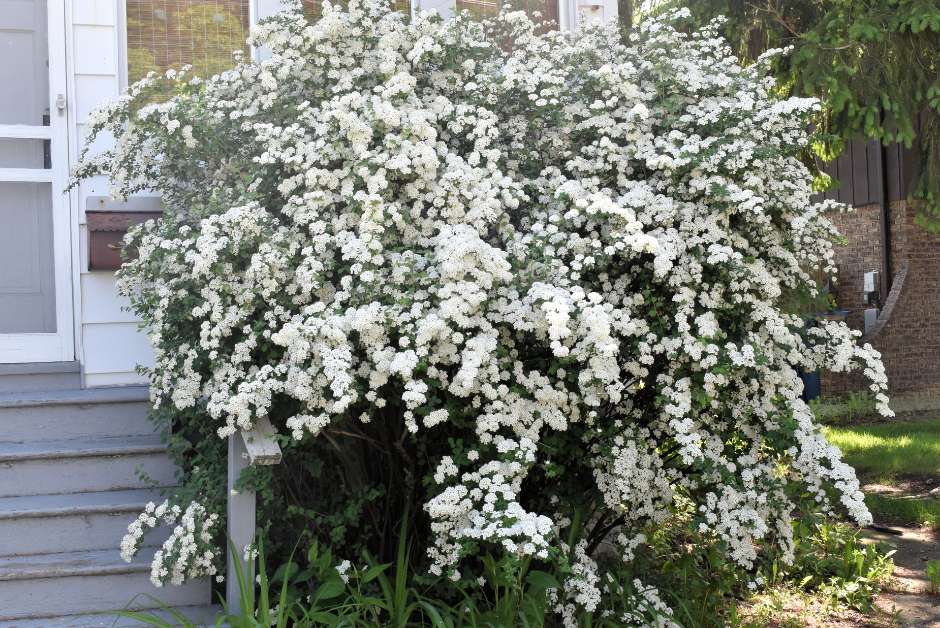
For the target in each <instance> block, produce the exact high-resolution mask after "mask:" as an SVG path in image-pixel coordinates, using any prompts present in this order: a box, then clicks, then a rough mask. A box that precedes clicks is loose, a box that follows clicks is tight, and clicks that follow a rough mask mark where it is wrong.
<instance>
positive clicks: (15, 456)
mask: <svg viewBox="0 0 940 628" xmlns="http://www.w3.org/2000/svg"><path fill="white" fill-rule="evenodd" d="M139 471H142V472H144V473H146V475H147V476H148V477H149V478H150V479H151V480H152V481H154V482H156V486H173V485H174V483H175V480H176V478H175V475H176V469H175V467H174V466H173V463H172V462H171V461H170V459H169V458H168V457H167V455H166V446H165V445H164V444H163V443H161V442H160V439H159V437H157V436H156V435H150V436H117V437H111V438H76V439H71V440H62V441H35V442H27V443H0V497H14V496H22V495H51V494H63V493H75V492H88V491H116V490H122V489H133V488H148V487H149V486H150V484H148V483H147V482H146V481H145V480H144V479H142V478H141V477H138V472H139Z"/></svg>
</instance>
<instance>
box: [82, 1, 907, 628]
mask: <svg viewBox="0 0 940 628" xmlns="http://www.w3.org/2000/svg"><path fill="white" fill-rule="evenodd" d="M254 38H255V40H254V42H255V43H257V44H259V45H264V46H266V47H267V48H268V49H270V50H271V51H272V56H271V57H270V58H269V59H266V60H264V61H262V62H259V63H255V62H250V63H248V62H246V63H241V64H239V65H238V67H237V68H235V69H234V70H232V71H229V72H225V73H223V74H221V75H219V76H216V77H213V78H212V79H209V80H207V81H205V82H202V83H200V82H196V81H191V82H190V83H189V84H188V87H187V86H184V88H181V92H182V94H181V95H180V96H178V97H176V98H174V99H173V100H171V101H170V102H169V103H167V104H164V105H155V106H150V107H146V108H144V109H142V110H140V111H138V112H136V113H134V112H133V111H132V109H130V108H129V104H128V103H127V102H125V101H121V102H120V103H118V104H117V105H114V106H112V108H111V109H109V110H108V111H107V112H106V115H104V116H103V117H96V118H95V123H94V125H93V132H106V131H108V132H112V133H114V134H115V136H116V137H118V141H117V144H116V147H115V148H114V149H113V150H111V151H108V152H106V153H104V154H102V155H98V156H87V157H86V160H85V162H84V163H83V165H82V166H80V168H79V171H78V173H77V176H79V177H83V176H90V175H93V174H98V173H105V174H108V173H110V174H111V175H112V176H113V180H114V182H115V186H116V189H115V193H116V194H117V195H127V194H130V193H132V192H135V191H137V190H139V189H145V188H146V189H151V190H158V191H160V192H161V193H162V194H163V198H164V202H165V203H166V205H167V207H168V208H169V209H168V212H167V215H166V216H165V217H164V218H163V220H162V221H159V222H156V223H154V222H151V223H148V224H145V225H144V226H143V227H142V228H141V229H140V230H139V231H138V232H137V233H136V234H134V235H132V236H131V241H132V242H133V244H134V245H135V246H136V247H137V248H138V250H139V258H138V259H137V260H136V261H133V262H130V263H128V264H127V265H126V266H125V267H124V269H123V270H122V272H121V288H122V290H123V292H124V293H125V294H127V295H128V296H129V297H130V298H131V299H132V302H133V304H134V307H135V308H136V310H137V311H138V313H140V314H141V315H142V317H143V318H144V320H145V321H146V322H147V323H148V325H149V329H150V340H151V342H152V344H153V346H154V349H155V353H156V366H155V368H154V370H153V372H152V379H151V384H152V391H153V394H154V402H155V403H156V404H164V405H173V406H175V407H176V408H180V409H184V408H189V407H193V406H197V405H198V406H200V407H205V410H206V414H207V417H206V420H207V421H212V422H213V424H214V426H215V427H216V428H217V430H218V434H219V435H220V436H223V437H224V436H226V435H228V434H231V433H233V432H234V431H236V430H245V429H249V428H251V427H252V425H253V424H254V421H255V420H256V419H257V418H258V417H260V416H263V415H270V416H271V417H272V418H273V419H274V420H275V422H276V423H277V424H278V425H279V426H280V427H282V428H283V429H286V431H288V432H290V433H292V434H293V436H294V438H296V439H303V438H315V437H317V436H318V435H320V434H322V433H323V432H324V431H328V430H330V429H331V428H332V427H333V426H335V425H336V423H337V422H340V421H347V420H358V421H362V422H363V423H364V424H372V425H374V424H375V423H382V424H383V425H387V426H389V429H393V430H398V429H401V430H402V434H403V436H402V439H404V438H406V437H407V438H412V439H423V438H427V439H431V438H433V437H434V435H435V434H438V433H445V434H450V433H455V434H460V435H461V437H462V439H463V440H464V441H466V442H468V443H470V446H471V447H472V451H471V452H470V453H466V452H463V451H461V452H457V451H450V450H447V449H446V448H445V449H442V450H439V451H429V454H430V455H431V456H436V461H435V463H434V464H437V463H438V462H439V464H438V465H437V469H436V472H434V473H432V475H433V478H432V480H433V482H432V483H431V487H432V488H431V492H430V496H429V497H428V499H427V502H426V504H425V506H426V511H427V513H428V515H429V516H430V519H431V527H432V531H433V537H434V543H433V545H432V547H430V548H428V551H429V553H430V557H431V559H432V560H433V567H432V569H433V570H434V571H436V572H438V573H445V572H447V573H449V574H450V575H451V577H457V576H458V573H459V572H458V567H459V564H460V562H461V560H462V558H463V557H464V556H465V555H466V554H468V553H470V552H476V551H479V548H480V547H481V546H489V547H491V548H497V550H498V551H501V552H506V553H509V554H511V555H514V556H518V557H537V558H538V559H541V560H547V561H564V560H567V558H565V556H566V553H565V552H563V551H561V550H560V547H561V541H560V540H559V537H558V532H557V531H558V527H559V525H560V524H559V522H563V521H571V520H572V518H573V517H572V515H573V510H574V509H575V508H576V507H577V506H579V505H585V504H587V505H590V506H591V508H592V509H594V511H595V512H596V513H598V514H597V521H598V522H601V521H603V522H605V525H599V526H594V527H595V529H596V530H601V531H602V532H603V534H608V535H610V538H612V539H619V542H620V544H621V546H622V547H621V553H622V556H623V557H624V558H625V560H630V559H631V557H632V556H633V555H634V552H636V551H638V550H639V549H640V548H641V546H642V544H643V543H644V542H645V538H646V537H645V536H644V535H643V533H644V530H646V529H647V528H649V527H650V526H654V525H656V524H657V523H659V522H661V521H663V520H665V519H666V518H668V517H670V516H671V515H672V514H673V512H674V510H675V503H676V500H677V498H678V497H681V499H682V500H683V503H692V504H693V505H694V507H695V508H694V511H695V513H696V514H695V516H696V518H697V519H696V524H697V525H698V526H699V530H700V531H701V532H702V533H703V534H707V535H713V536H714V537H715V538H717V539H718V540H720V541H722V542H723V543H724V544H725V546H726V548H727V553H728V555H729V556H730V557H732V558H733V559H734V560H736V561H737V562H739V563H740V564H741V565H742V566H745V567H748V566H751V565H752V564H753V562H754V559H755V556H756V555H757V548H758V546H759V544H761V543H765V542H776V543H778V544H780V545H781V546H782V547H784V548H785V549H786V548H788V547H789V545H792V539H791V537H790V524H791V515H792V513H793V511H794V508H795V505H794V503H793V502H792V501H791V499H790V498H789V497H788V496H789V495H792V494H796V493H799V492H800V490H792V489H793V488H794V486H796V487H802V488H803V489H808V490H809V491H811V492H812V493H813V494H814V495H815V496H816V497H817V499H818V501H819V507H820V509H827V508H829V507H830V504H829V503H828V497H827V489H835V491H836V494H837V495H838V496H839V500H840V502H841V504H842V506H844V508H845V510H847V511H848V513H849V514H850V515H851V516H852V517H854V518H855V519H857V520H858V521H859V522H866V521H868V520H869V515H868V513H867V511H866V509H865V506H864V502H863V501H862V497H861V493H860V492H859V489H858V482H857V481H856V480H855V477H854V473H853V471H852V470H851V469H850V468H849V467H847V466H846V465H844V464H843V463H841V462H840V460H839V454H838V451H837V450H836V449H835V448H834V447H832V446H830V445H828V444H827V443H826V441H825V438H824V437H823V435H822V433H821V432H820V430H819V428H818V427H817V426H816V425H815V423H814V421H813V417H812V415H811V413H810V411H809V410H808V408H807V406H806V405H805V404H804V403H802V402H801V401H800V399H799V397H800V393H801V391H802V384H801V383H800V380H799V378H798V376H797V371H796V369H797V368H805V369H807V370H811V369H815V368H818V367H825V368H835V369H838V370H847V369H851V368H863V369H864V370H865V373H866V375H868V376H869V378H870V379H871V381H872V390H873V391H874V392H875V393H876V394H878V395H879V400H880V402H881V406H882V409H883V410H884V411H885V412H886V413H888V412H890V411H889V410H888V409H887V399H886V398H885V397H884V396H883V393H884V391H885V389H886V381H885V378H884V369H883V368H882V367H881V365H880V362H879V359H878V358H879V356H878V355H877V353H876V352H874V351H873V350H872V349H871V348H870V347H867V346H866V347H858V346H857V345H856V338H855V337H854V336H853V334H852V333H851V331H850V330H849V329H848V328H847V327H845V326H844V325H843V324H836V323H827V324H826V325H824V326H821V327H816V328H813V329H811V330H809V331H808V332H806V330H804V324H803V321H802V320H800V319H799V318H798V317H795V316H792V315H788V314H785V313H784V312H783V311H782V310H781V304H780V300H781V295H782V294H783V293H784V290H785V289H786V288H792V287H795V286H806V287H809V286H811V281H812V280H811V276H810V273H809V272H808V270H807V269H810V268H813V267H822V268H826V269H830V268H831V266H832V246H831V239H832V237H833V235H834V234H835V232H834V229H833V228H832V225H831V223H830V222H829V221H828V220H827V219H826V217H825V212H826V211H827V210H829V209H831V208H832V207H833V204H832V203H831V202H829V201H827V202H825V203H822V204H813V203H812V202H811V200H810V199H811V194H812V189H811V184H810V176H809V173H808V172H807V171H806V169H805V168H804V167H803V166H802V165H801V163H800V162H799V160H798V159H797V152H798V151H799V150H800V149H801V148H802V147H803V146H805V145H806V143H807V141H808V137H807V133H806V127H807V124H806V123H807V119H808V116H809V114H810V113H811V112H812V111H813V110H814V108H815V107H816V106H817V105H816V103H815V102H813V101H811V100H806V99H790V100H786V101H779V100H777V99H776V98H775V97H774V96H773V94H772V92H773V89H772V88H773V85H772V82H771V81H770V80H768V79H766V78H765V77H764V76H763V74H762V73H763V72H764V69H765V67H766V66H765V64H766V60H765V61H763V62H761V63H757V64H755V65H753V66H751V67H748V68H742V67H740V66H739V65H738V64H737V63H736V62H735V60H734V58H733V56H732V55H731V54H730V52H729V51H728V50H727V48H726V46H725V45H724V43H723V42H722V41H721V40H720V38H719V37H718V36H717V30H716V29H715V28H706V29H701V30H699V31H698V32H696V33H694V34H692V35H687V34H683V33H681V32H680V31H679V30H677V29H675V28H673V27H672V26H671V25H670V23H669V22H668V21H652V22H648V23H647V24H646V25H645V26H644V27H643V28H642V29H640V30H639V31H638V32H636V33H634V34H632V35H631V36H630V38H629V40H627V41H624V40H623V39H622V38H621V36H620V33H618V32H616V31H614V30H612V29H611V30H605V29H600V30H593V31H592V30H588V31H586V32H584V33H582V34H580V35H579V36H578V37H574V38H569V37H567V36H564V35H561V34H559V33H557V32H555V33H552V32H549V33H545V34H542V33H541V30H540V29H538V28H537V26H536V25H534V24H532V23H531V22H530V21H529V19H528V18H527V17H526V16H525V15H524V14H522V13H518V12H516V13H504V14H502V15H500V16H499V17H498V18H495V19H494V20H493V21H491V22H488V23H486V24H480V23H478V22H475V21H473V20H471V19H469V18H468V17H467V16H460V17H458V18H456V19H454V20H452V21H449V22H443V21H441V20H439V19H438V18H436V17H433V16H429V15H424V14H421V15H418V16H415V17H414V18H413V19H408V18H407V17H406V16H403V15H401V14H399V13H396V12H394V11H391V10H390V9H389V8H388V6H386V5H385V4H383V3H381V2H378V1H377V0H350V1H349V2H348V3H345V6H344V7H340V6H338V5H337V6H333V5H331V4H329V3H324V5H323V16H322V18H321V19H319V20H318V21H316V22H313V23H309V22H307V21H306V19H305V18H304V17H303V16H302V15H301V14H300V13H293V14H286V15H283V16H281V17H278V18H276V19H274V20H272V21H270V22H268V23H267V24H266V25H264V26H262V27H261V28H260V29H259V30H258V31H257V32H256V33H255V34H254ZM509 40H511V41H512V46H506V45H505V42H507V41H509ZM128 120H131V122H132V124H130V126H125V123H126V122H127V121H128ZM284 408H291V409H292V410H290V412H289V413H288V414H287V415H284V414H283V412H284V410H283V409H284ZM435 442H445V443H446V442H447V441H446V440H445V439H438V440H436V441H435ZM576 478H577V480H576ZM578 482H580V483H578ZM592 483H593V484H592ZM183 529H184V530H185V529H186V528H185V526H183ZM205 529H206V528H199V531H203V530H205ZM187 534H188V536H186V537H185V538H187V539H190V538H195V537H198V536H199V532H198V531H197V530H192V531H190V532H187ZM194 535H195V536H194ZM174 539H176V540H175V541H174V543H175V545H173V547H175V548H180V549H179V550H174V551H179V552H181V548H182V544H183V542H184V537H183V536H178V535H175V536H174ZM595 541H597V539H593V540H592V543H591V544H589V545H587V546H584V547H596V546H597V544H596V542H595ZM134 543H135V541H134V540H133V539H131V540H130V541H128V548H131V547H134ZM128 551H130V550H128ZM168 551H169V549H168V550H167V552H168ZM167 552H164V554H167ZM187 556H189V554H187ZM193 564H196V563H193ZM577 564H578V565H579V567H578V570H579V571H578V572H577V573H578V576H577V578H574V579H573V580H572V581H571V582H570V583H569V584H568V585H567V586H569V587H570V588H571V589H572V591H571V593H572V595H573V597H571V598H565V599H571V600H575V601H576V602H577V603H578V604H580V605H582V606H585V607H588V606H592V605H595V604H596V597H595V595H594V593H593V591H595V590H597V584H596V582H597V580H596V576H594V575H592V574H591V572H592V571H593V570H594V567H593V562H592V561H591V557H590V556H589V555H588V552H587V550H586V549H582V551H581V554H580V555H579V560H578V562H577ZM162 574H163V572H161V577H162ZM173 574H174V579H175V574H176V572H175V571H174V572H173ZM637 586H638V588H637V591H638V592H639V593H638V596H639V597H638V599H640V598H642V599H643V600H645V602H644V604H648V605H650V606H652V607H656V608H658V607H660V606H662V603H661V601H660V600H659V598H658V597H657V595H656V593H655V591H650V590H649V589H647V588H645V587H643V586H641V585H637ZM624 621H625V622H627V621H633V620H632V619H628V618H625V619H624Z"/></svg>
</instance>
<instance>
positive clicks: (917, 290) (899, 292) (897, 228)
mask: <svg viewBox="0 0 940 628" xmlns="http://www.w3.org/2000/svg"><path fill="white" fill-rule="evenodd" d="M879 212H880V208H879V207H878V206H877V205H866V206H864V207H860V208H858V209H857V210H856V211H854V212H849V213H845V214H839V215H836V216H833V222H834V223H835V224H836V226H837V227H838V228H839V230H840V232H841V233H842V234H843V235H844V236H845V237H846V239H847V240H848V242H847V244H846V245H844V246H837V247H836V264H837V266H838V268H839V279H838V283H837V285H836V290H835V291H836V300H837V301H838V303H839V307H841V308H844V309H848V310H850V314H849V318H848V323H849V325H850V326H851V327H853V328H855V329H859V330H862V329H863V327H864V318H863V317H864V314H863V312H864V310H865V308H866V307H868V306H867V305H866V304H864V303H863V300H862V297H863V294H862V280H863V275H864V273H865V272H867V271H871V270H880V269H881V250H880V249H881V247H880V242H881V231H880V220H879ZM914 216H915V208H914V207H912V206H911V205H910V204H909V203H907V202H905V201H898V202H895V203H892V204H891V265H892V275H893V277H892V289H891V293H890V294H889V295H883V299H884V300H885V301H886V302H885V303H884V308H883V309H882V312H881V316H880V317H879V322H878V325H876V326H875V328H874V329H873V330H872V331H871V333H870V334H869V335H868V336H867V337H865V338H864V341H865V342H870V343H871V344H872V345H873V346H874V347H875V348H876V349H878V350H879V351H880V352H881V354H882V359H883V361H884V363H885V368H886V370H887V373H888V383H889V386H890V390H891V392H892V393H916V394H937V393H940V235H936V234H930V233H928V232H927V231H925V230H923V229H921V228H920V227H918V226H917V225H915V224H914ZM866 387H867V384H866V382H865V380H864V379H862V378H860V377H858V376H845V375H838V374H829V373H824V374H823V393H824V394H826V395H829V394H841V393H845V392H849V391H854V390H863V389H865V388H866Z"/></svg>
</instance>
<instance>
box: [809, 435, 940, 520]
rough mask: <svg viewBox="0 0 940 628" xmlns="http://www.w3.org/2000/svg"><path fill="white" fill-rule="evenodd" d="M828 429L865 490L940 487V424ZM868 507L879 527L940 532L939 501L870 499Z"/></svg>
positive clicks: (904, 497)
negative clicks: (902, 526) (921, 527)
mask: <svg viewBox="0 0 940 628" xmlns="http://www.w3.org/2000/svg"><path fill="white" fill-rule="evenodd" d="M824 429H825V431H826V436H827V437H828V438H829V441H830V442H832V443H833V444H834V445H836V446H837V447H839V449H841V450H842V453H843V456H844V458H845V461H846V462H848V463H849V464H851V465H852V466H853V467H855V470H856V471H857V472H858V475H859V479H860V480H861V481H862V483H863V484H865V483H878V484H883V485H886V486H897V487H899V488H902V489H903V488H904V487H905V486H908V485H910V484H912V483H913V484H914V485H916V486H920V487H923V486H925V485H926V486H927V487H928V488H929V487H930V486H931V485H932V486H938V485H940V418H936V419H933V420H927V421H921V420H918V421H887V422H884V423H875V424H870V425H854V426H846V425H843V426H830V427H826V428H824ZM933 480H935V481H933ZM865 501H866V503H867V504H868V507H869V509H870V510H871V511H872V514H874V516H875V520H876V521H878V522H884V523H896V524H906V525H929V526H932V527H935V528H940V497H912V496H907V495H898V496H895V495H888V494H880V495H877V494H872V493H869V494H868V495H867V496H866V498H865Z"/></svg>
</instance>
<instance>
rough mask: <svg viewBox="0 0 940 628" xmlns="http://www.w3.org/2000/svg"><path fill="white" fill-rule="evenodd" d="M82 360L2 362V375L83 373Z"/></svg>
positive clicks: (0, 372) (0, 371) (0, 373)
mask: <svg viewBox="0 0 940 628" xmlns="http://www.w3.org/2000/svg"><path fill="white" fill-rule="evenodd" d="M81 372H82V365H81V363H80V362H77V361H72V362H15V363H11V364H0V377H3V376H4V375H53V374H56V373H81Z"/></svg>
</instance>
